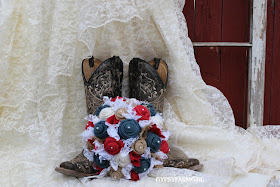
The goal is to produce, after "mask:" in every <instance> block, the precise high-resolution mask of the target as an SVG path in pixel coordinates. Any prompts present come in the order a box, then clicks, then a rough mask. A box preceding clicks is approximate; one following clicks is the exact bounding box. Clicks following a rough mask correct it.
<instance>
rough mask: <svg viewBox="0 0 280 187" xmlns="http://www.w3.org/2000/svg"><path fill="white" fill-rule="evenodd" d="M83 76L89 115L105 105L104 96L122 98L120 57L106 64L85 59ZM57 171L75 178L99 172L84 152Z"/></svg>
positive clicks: (107, 61) (113, 58) (64, 163)
mask: <svg viewBox="0 0 280 187" xmlns="http://www.w3.org/2000/svg"><path fill="white" fill-rule="evenodd" d="M82 75H83V80H84V86H85V94H86V105H87V112H88V114H94V113H95V112H96V109H97V107H98V106H100V105H102V104H103V96H108V97H113V98H114V97H117V96H121V88H122V78H123V63H122V61H121V59H120V58H119V57H117V56H113V57H112V58H109V59H107V60H105V61H104V62H101V61H100V60H98V59H95V58H94V57H91V58H87V59H84V60H83V62H82ZM55 170H56V171H57V172H60V173H62V174H65V175H71V176H75V177H86V176H92V175H95V173H96V172H97V170H94V168H93V162H90V161H89V160H88V159H87V158H86V157H85V156H84V154H83V152H82V153H80V154H79V155H78V156H77V157H76V158H74V159H72V160H70V161H66V162H62V163H61V164H60V166H59V167H57V168H55Z"/></svg>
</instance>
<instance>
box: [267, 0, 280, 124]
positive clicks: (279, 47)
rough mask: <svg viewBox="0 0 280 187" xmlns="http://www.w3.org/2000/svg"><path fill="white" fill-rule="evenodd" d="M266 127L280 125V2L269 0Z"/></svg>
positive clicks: (279, 0) (278, 0)
mask: <svg viewBox="0 0 280 187" xmlns="http://www.w3.org/2000/svg"><path fill="white" fill-rule="evenodd" d="M267 8H268V14H267V16H268V17H267V21H268V25H267V47H266V51H267V52H266V67H265V68H266V72H265V73H266V79H265V102H264V103H265V105H264V125H280V115H279V112H280V97H279V93H280V83H279V81H280V0H268V5H267Z"/></svg>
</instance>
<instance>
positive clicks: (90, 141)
mask: <svg viewBox="0 0 280 187" xmlns="http://www.w3.org/2000/svg"><path fill="white" fill-rule="evenodd" d="M87 141H88V142H89V143H90V144H91V145H92V148H93V149H95V144H94V143H93V142H94V140H92V139H88V140H87Z"/></svg>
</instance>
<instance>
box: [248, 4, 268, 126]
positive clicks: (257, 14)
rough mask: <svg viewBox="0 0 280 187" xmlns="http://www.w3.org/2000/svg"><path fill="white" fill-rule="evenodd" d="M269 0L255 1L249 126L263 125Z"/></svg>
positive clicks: (250, 65) (250, 72) (250, 68)
mask: <svg viewBox="0 0 280 187" xmlns="http://www.w3.org/2000/svg"><path fill="white" fill-rule="evenodd" d="M266 15H267V0H254V1H253V27H252V28H253V30H252V53H251V54H250V55H252V58H251V61H250V63H249V70H248V77H249V78H248V79H249V84H248V92H249V93H248V117H247V121H248V122H247V127H253V126H263V114H264V113H263V111H264V82H265V46H266V45H265V42H266V20H267V16H266Z"/></svg>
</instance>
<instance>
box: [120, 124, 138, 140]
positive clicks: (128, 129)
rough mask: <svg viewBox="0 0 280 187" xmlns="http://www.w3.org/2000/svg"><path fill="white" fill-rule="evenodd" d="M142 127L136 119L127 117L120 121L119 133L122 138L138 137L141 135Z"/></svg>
mask: <svg viewBox="0 0 280 187" xmlns="http://www.w3.org/2000/svg"><path fill="white" fill-rule="evenodd" d="M140 131H141V128H140V126H139V124H138V122H137V121H136V120H133V119H126V120H123V121H121V122H120V126H119V128H118V133H119V135H120V137H121V139H125V140H126V139H128V138H136V137H137V136H139V133H140Z"/></svg>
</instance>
